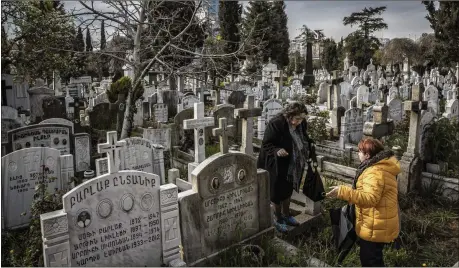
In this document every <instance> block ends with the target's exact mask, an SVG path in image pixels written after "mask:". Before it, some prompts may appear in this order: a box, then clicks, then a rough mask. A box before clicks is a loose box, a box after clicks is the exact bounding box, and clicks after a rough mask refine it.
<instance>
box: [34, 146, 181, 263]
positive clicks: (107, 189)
mask: <svg viewBox="0 0 459 268" xmlns="http://www.w3.org/2000/svg"><path fill="white" fill-rule="evenodd" d="M102 147H104V148H105V149H106V151H107V152H108V162H109V167H110V168H109V170H110V172H109V174H106V175H102V176H98V177H96V178H94V179H92V180H89V181H87V182H85V183H83V184H81V185H79V186H78V187H76V188H74V189H73V190H72V191H70V192H68V193H67V194H66V195H64V197H63V207H64V209H62V210H58V211H54V212H51V213H46V214H42V215H40V221H41V231H42V237H43V253H44V263H45V266H47V267H48V266H106V267H109V266H156V267H159V266H163V265H170V266H173V265H177V262H180V260H179V258H180V249H179V245H180V228H179V212H178V203H177V195H178V191H177V186H175V185H173V184H168V185H163V186H160V179H159V177H158V175H156V174H150V173H146V172H142V171H133V170H126V171H119V170H118V168H117V167H118V165H117V164H113V163H111V162H112V161H113V156H114V155H118V154H119V150H121V148H119V147H110V148H109V147H107V146H102ZM102 147H101V146H100V145H99V150H100V149H102V150H103V151H105V149H103V148H102ZM117 151H118V152H117Z"/></svg>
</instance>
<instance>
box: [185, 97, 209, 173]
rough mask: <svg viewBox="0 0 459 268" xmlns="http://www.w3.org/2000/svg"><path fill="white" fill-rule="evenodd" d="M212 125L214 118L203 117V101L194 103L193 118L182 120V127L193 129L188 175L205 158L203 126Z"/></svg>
mask: <svg viewBox="0 0 459 268" xmlns="http://www.w3.org/2000/svg"><path fill="white" fill-rule="evenodd" d="M212 126H214V118H213V117H204V103H203V102H198V103H195V104H194V117H193V119H187V120H184V121H183V128H184V129H194V162H193V163H189V164H188V175H189V174H191V172H192V171H193V169H194V168H195V167H196V166H197V165H198V164H199V163H201V162H202V161H204V159H206V137H205V136H206V135H205V133H206V131H205V128H206V127H212ZM188 178H189V176H188Z"/></svg>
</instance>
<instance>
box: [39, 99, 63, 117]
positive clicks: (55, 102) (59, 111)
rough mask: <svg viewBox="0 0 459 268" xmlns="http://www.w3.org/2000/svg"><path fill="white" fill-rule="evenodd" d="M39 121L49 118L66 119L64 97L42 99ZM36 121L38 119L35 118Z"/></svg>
mask: <svg viewBox="0 0 459 268" xmlns="http://www.w3.org/2000/svg"><path fill="white" fill-rule="evenodd" d="M42 111H43V114H42V115H41V116H40V118H41V119H49V118H67V109H66V106H65V98H64V97H55V96H46V97H43V98H42ZM36 119H37V120H36V121H35V122H37V121H38V117H37V118H36Z"/></svg>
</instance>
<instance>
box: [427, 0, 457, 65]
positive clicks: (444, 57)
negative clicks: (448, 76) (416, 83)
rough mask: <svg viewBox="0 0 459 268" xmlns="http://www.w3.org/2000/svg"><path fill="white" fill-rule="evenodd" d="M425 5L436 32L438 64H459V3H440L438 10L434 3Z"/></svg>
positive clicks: (428, 18)
mask: <svg viewBox="0 0 459 268" xmlns="http://www.w3.org/2000/svg"><path fill="white" fill-rule="evenodd" d="M423 3H424V5H425V7H426V9H427V12H428V15H427V16H426V18H427V20H428V21H429V22H430V27H431V28H432V29H433V30H434V32H435V39H436V40H437V42H436V44H435V48H436V50H437V53H436V54H437V56H438V60H439V61H438V63H439V64H441V63H443V64H445V63H446V64H451V63H456V62H459V2H453V1H451V2H443V1H440V2H439V8H438V9H435V5H434V2H433V1H424V2H423Z"/></svg>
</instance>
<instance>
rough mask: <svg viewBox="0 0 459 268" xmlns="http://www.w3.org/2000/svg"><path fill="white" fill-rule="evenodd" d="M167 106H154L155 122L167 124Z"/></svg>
mask: <svg viewBox="0 0 459 268" xmlns="http://www.w3.org/2000/svg"><path fill="white" fill-rule="evenodd" d="M167 109H168V108H167V105H166V104H154V105H153V116H154V118H153V120H154V121H155V122H161V123H167V121H168V110H167Z"/></svg>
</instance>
